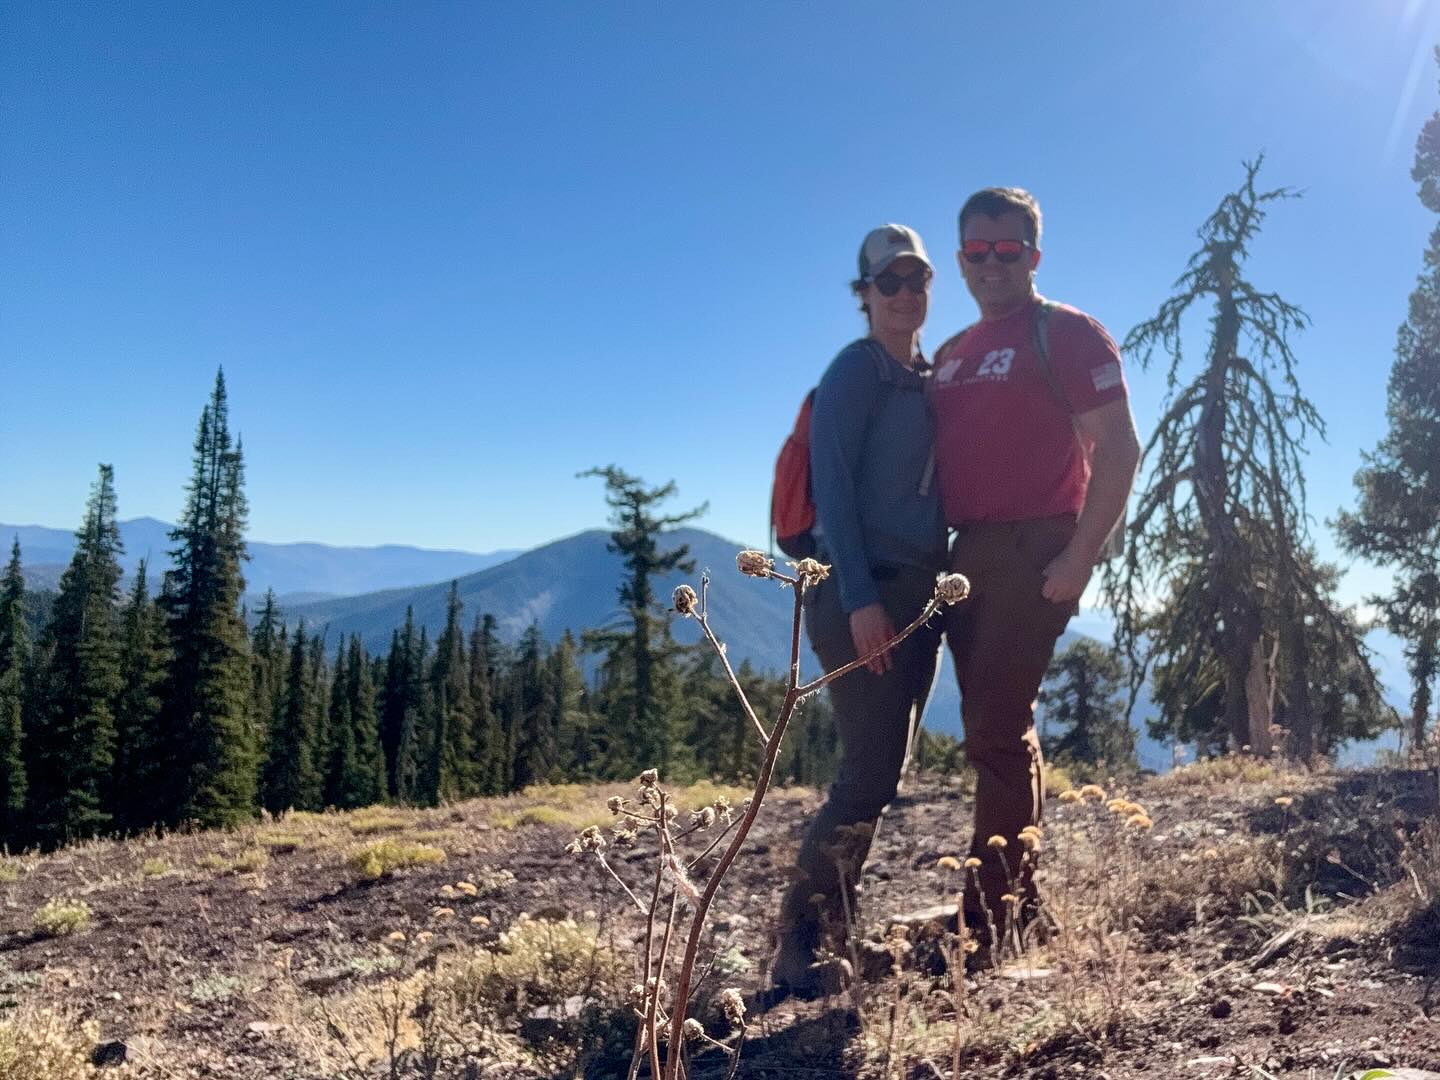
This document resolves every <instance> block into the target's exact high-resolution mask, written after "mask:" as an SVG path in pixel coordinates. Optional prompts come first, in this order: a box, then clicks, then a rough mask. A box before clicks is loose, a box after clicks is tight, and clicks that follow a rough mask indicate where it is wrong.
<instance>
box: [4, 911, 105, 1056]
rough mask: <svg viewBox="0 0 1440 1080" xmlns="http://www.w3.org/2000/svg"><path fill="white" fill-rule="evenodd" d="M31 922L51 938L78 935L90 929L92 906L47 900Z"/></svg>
mask: <svg viewBox="0 0 1440 1080" xmlns="http://www.w3.org/2000/svg"><path fill="white" fill-rule="evenodd" d="M31 922H32V923H33V925H34V927H35V929H36V930H38V931H39V932H40V933H42V934H46V935H48V936H49V937H63V936H64V935H66V934H76V933H79V932H80V931H82V930H88V929H90V905H89V904H87V903H85V901H84V900H59V899H56V900H47V901H45V903H43V904H41V905H40V907H38V908H36V909H35V915H34V917H33V918H32V919H31ZM0 1075H4V1074H0Z"/></svg>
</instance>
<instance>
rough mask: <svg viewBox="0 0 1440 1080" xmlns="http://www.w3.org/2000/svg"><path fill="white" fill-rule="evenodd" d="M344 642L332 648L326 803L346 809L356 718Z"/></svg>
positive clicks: (326, 760)
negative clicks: (333, 658) (332, 665)
mask: <svg viewBox="0 0 1440 1080" xmlns="http://www.w3.org/2000/svg"><path fill="white" fill-rule="evenodd" d="M347 662H348V656H347V654H346V651H345V642H344V641H341V642H340V644H339V645H337V646H336V647H335V668H334V674H333V676H332V679H333V681H332V683H331V686H330V708H329V710H328V713H327V715H326V723H325V784H324V788H325V805H326V806H337V807H340V808H342V809H345V808H348V806H347V802H346V795H345V792H346V788H347V786H348V784H349V783H350V782H351V779H352V774H353V772H354V770H355V721H354V717H353V716H352V715H351V708H352V700H351V697H350V687H349V682H350V672H349V669H348V668H347V666H346V665H347Z"/></svg>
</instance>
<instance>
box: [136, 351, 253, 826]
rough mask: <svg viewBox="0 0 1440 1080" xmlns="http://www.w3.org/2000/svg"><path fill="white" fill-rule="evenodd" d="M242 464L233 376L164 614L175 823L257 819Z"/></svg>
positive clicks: (200, 465)
mask: <svg viewBox="0 0 1440 1080" xmlns="http://www.w3.org/2000/svg"><path fill="white" fill-rule="evenodd" d="M243 462H244V455H243V452H242V450H241V446H240V443H239V442H238V440H237V441H235V442H233V443H232V441H231V438H230V420H229V404H228V399H227V397H226V393H225V376H224V373H223V372H219V373H217V374H216V376H215V388H214V390H213V392H212V393H211V395H210V400H209V402H208V403H207V404H206V406H205V408H204V410H203V411H202V412H201V414H200V424H199V427H198V429H197V432H196V436H195V452H194V461H193V468H192V474H191V479H190V482H189V484H188V485H187V487H186V501H185V511H184V513H183V514H182V515H181V520H180V523H179V525H178V526H177V527H176V528H175V529H174V531H172V532H171V533H170V538H171V539H172V540H174V541H175V543H176V547H175V548H174V549H173V550H172V551H171V552H170V557H171V562H172V564H173V569H171V570H170V571H169V572H168V573H167V574H166V575H165V587H164V589H163V591H162V593H161V596H160V599H159V604H160V608H161V610H162V611H163V612H164V614H165V625H166V635H167V637H168V639H169V647H170V652H171V656H172V660H171V664H170V673H169V679H168V680H167V683H166V687H165V693H164V699H165V705H164V708H163V709H162V714H161V715H162V723H161V726H162V729H163V731H164V733H165V743H166V747H167V749H168V750H169V752H170V755H171V760H170V765H169V768H168V769H167V775H168V776H169V777H170V778H172V784H171V786H170V790H169V791H168V792H167V793H166V796H167V799H166V801H167V803H168V808H167V809H168V812H167V814H166V817H167V819H168V820H169V821H171V822H178V821H194V822H197V823H199V824H200V825H204V826H224V825H233V824H236V823H238V822H241V821H244V820H246V819H248V818H250V817H251V816H252V815H253V813H254V810H255V801H256V799H255V796H256V792H255V783H256V776H257V763H258V761H259V758H258V748H259V744H260V738H259V735H258V733H257V731H256V729H255V726H254V718H253V717H252V716H251V714H250V700H251V693H252V678H251V671H250V658H249V643H248V641H247V639H246V633H245V623H244V620H243V619H242V618H241V615H240V600H241V597H242V596H243V595H244V592H245V579H244V576H243V575H242V572H241V568H242V564H243V563H244V560H245V559H246V557H247V556H246V553H245V535H244V534H245V518H246V513H247V506H246V502H245V494H244V463H243Z"/></svg>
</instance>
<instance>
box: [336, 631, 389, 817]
mask: <svg viewBox="0 0 1440 1080" xmlns="http://www.w3.org/2000/svg"><path fill="white" fill-rule="evenodd" d="M337 667H338V665H337ZM337 693H338V675H337ZM345 698H346V702H347V707H348V711H349V714H350V725H351V731H352V735H351V737H350V745H351V746H352V747H353V748H354V750H353V757H352V758H351V761H350V766H349V768H348V769H346V770H345V775H344V779H343V780H342V782H341V785H340V799H339V802H338V803H337V805H339V806H342V807H347V808H350V807H357V806H369V805H370V804H372V803H378V802H380V801H382V800H383V799H384V798H385V755H384V754H383V753H382V751H381V749H380V730H379V726H378V724H377V723H376V719H375V685H374V683H373V682H371V680H370V663H369V661H368V659H367V658H366V656H365V649H364V647H363V646H362V645H361V644H360V636H359V635H358V634H356V635H353V636H352V637H351V638H350V651H349V655H348V657H347V660H346V665H345Z"/></svg>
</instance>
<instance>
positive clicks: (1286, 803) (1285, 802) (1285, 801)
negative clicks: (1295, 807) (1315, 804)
mask: <svg viewBox="0 0 1440 1080" xmlns="http://www.w3.org/2000/svg"><path fill="white" fill-rule="evenodd" d="M1294 801H1295V800H1294V799H1292V798H1291V797H1290V796H1289V795H1281V796H1280V797H1279V798H1278V799H1276V800H1275V805H1276V806H1278V807H1281V808H1282V809H1288V808H1289V807H1290V804H1291V803H1293V802H1294Z"/></svg>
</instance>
